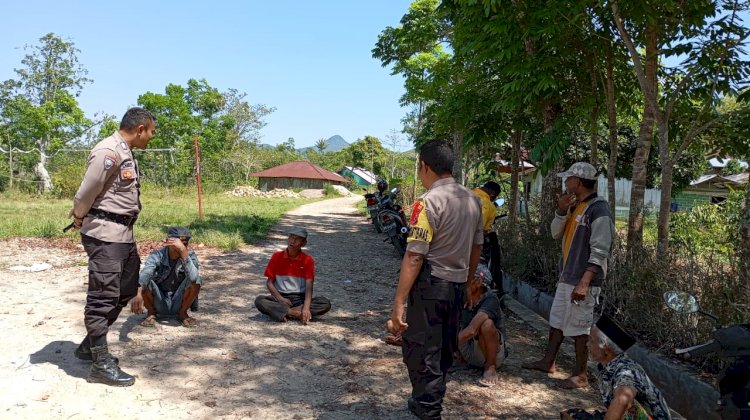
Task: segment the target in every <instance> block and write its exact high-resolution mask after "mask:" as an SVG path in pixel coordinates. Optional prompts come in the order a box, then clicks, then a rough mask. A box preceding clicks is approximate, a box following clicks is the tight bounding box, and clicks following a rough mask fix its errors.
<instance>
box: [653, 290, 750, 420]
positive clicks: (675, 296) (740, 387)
mask: <svg viewBox="0 0 750 420" xmlns="http://www.w3.org/2000/svg"><path fill="white" fill-rule="evenodd" d="M664 302H665V303H666V305H667V306H668V307H669V308H671V309H672V310H674V311H676V312H678V313H681V314H692V313H696V312H697V313H699V314H701V315H704V316H707V317H709V318H711V319H713V320H714V321H715V322H716V331H714V338H713V339H712V340H710V341H709V342H707V343H704V344H699V345H696V346H692V347H688V348H684V349H676V350H675V353H677V354H680V355H683V356H685V357H686V358H689V357H698V356H703V355H706V354H709V353H717V354H718V355H719V356H721V357H722V358H725V359H728V364H727V366H726V367H725V368H724V370H723V371H722V372H721V374H720V375H719V394H720V395H721V397H720V398H719V401H718V402H717V404H718V405H719V408H718V411H719V413H720V415H721V417H722V418H724V419H741V420H750V324H737V325H728V326H724V325H722V324H721V321H720V320H719V319H718V318H717V317H716V316H714V315H712V314H710V313H708V312H704V311H703V310H702V309H701V308H700V307H699V306H698V301H697V300H696V298H695V296H693V295H691V294H690V293H687V292H682V291H670V292H666V293H664Z"/></svg>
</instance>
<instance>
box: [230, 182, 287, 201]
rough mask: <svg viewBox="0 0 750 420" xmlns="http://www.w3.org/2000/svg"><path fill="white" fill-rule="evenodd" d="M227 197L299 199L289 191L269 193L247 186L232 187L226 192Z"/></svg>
mask: <svg viewBox="0 0 750 420" xmlns="http://www.w3.org/2000/svg"><path fill="white" fill-rule="evenodd" d="M226 194H227V195H232V196H235V197H265V198H299V197H300V195H299V194H297V193H296V192H294V191H291V190H285V189H282V188H274V189H272V190H271V191H261V190H258V189H256V188H253V187H251V186H249V185H247V186H239V187H234V189H233V190H232V191H227V192H226Z"/></svg>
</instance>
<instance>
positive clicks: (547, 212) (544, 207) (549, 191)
mask: <svg viewBox="0 0 750 420" xmlns="http://www.w3.org/2000/svg"><path fill="white" fill-rule="evenodd" d="M559 115H560V105H559V104H557V103H550V104H547V105H546V106H545V107H544V116H543V124H544V134H547V133H549V132H550V131H551V130H552V128H553V127H554V125H555V120H556V119H557V117H558V116H559ZM561 170H562V165H561V164H560V162H556V163H555V165H554V166H553V167H552V168H551V169H550V171H549V173H547V175H545V176H544V178H543V179H542V196H541V201H540V203H539V234H540V235H545V234H546V235H547V236H550V235H551V233H550V230H549V225H550V222H552V218H553V217H555V209H556V208H557V196H558V194H560V189H561V188H562V187H561V185H562V183H561V180H560V178H558V177H557V173H558V172H560V171H561Z"/></svg>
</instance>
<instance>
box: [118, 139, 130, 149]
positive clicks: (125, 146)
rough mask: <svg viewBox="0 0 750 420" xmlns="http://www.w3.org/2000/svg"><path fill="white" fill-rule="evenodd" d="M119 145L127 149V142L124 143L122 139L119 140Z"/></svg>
mask: <svg viewBox="0 0 750 420" xmlns="http://www.w3.org/2000/svg"><path fill="white" fill-rule="evenodd" d="M120 147H122V148H123V150H129V147H128V144H127V143H125V142H124V141H121V142H120Z"/></svg>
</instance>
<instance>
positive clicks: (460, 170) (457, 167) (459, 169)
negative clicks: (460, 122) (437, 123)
mask: <svg viewBox="0 0 750 420" xmlns="http://www.w3.org/2000/svg"><path fill="white" fill-rule="evenodd" d="M463 149H464V148H463V135H462V133H461V132H460V131H456V132H454V133H453V152H454V153H455V155H456V156H455V157H456V159H455V160H454V161H453V178H455V179H456V181H457V182H458V183H460V184H461V185H465V184H466V180H465V177H464V165H463V163H464V160H463Z"/></svg>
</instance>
